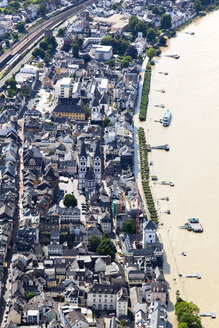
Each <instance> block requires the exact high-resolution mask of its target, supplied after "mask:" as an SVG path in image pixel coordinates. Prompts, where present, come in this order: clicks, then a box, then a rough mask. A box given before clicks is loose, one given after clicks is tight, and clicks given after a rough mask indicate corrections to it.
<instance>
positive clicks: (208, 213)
mask: <svg viewBox="0 0 219 328" xmlns="http://www.w3.org/2000/svg"><path fill="white" fill-rule="evenodd" d="M218 18H219V13H218V12H214V13H212V14H209V15H207V16H205V17H203V18H202V19H199V20H196V21H195V22H193V23H192V24H191V25H189V27H187V28H186V29H185V30H183V31H182V32H179V33H177V38H172V39H171V40H170V46H169V47H168V48H165V49H164V51H163V53H162V56H161V58H160V59H158V60H157V61H156V65H155V67H154V69H153V73H152V79H151V91H150V95H149V105H148V119H147V121H146V122H145V123H140V126H143V127H144V129H145V132H146V135H147V140H148V142H149V143H150V144H152V145H159V144H164V143H168V144H169V145H170V152H169V153H166V152H161V151H152V152H151V153H150V155H149V156H150V158H149V161H152V162H153V166H152V167H151V175H157V176H158V179H159V181H160V180H167V179H168V180H169V179H171V180H173V181H174V182H175V187H174V188H172V189H171V188H170V187H168V186H161V185H160V184H154V183H153V184H151V187H152V192H153V196H154V199H155V201H156V204H157V209H158V211H159V217H160V223H161V225H162V226H160V229H159V232H160V234H161V236H162V240H163V244H164V250H165V263H164V273H165V279H166V280H167V282H168V284H169V286H170V288H169V296H170V306H169V319H170V322H171V323H172V324H173V327H177V322H176V320H175V315H174V309H173V303H175V299H176V291H177V290H178V289H179V290H180V295H181V296H182V298H183V299H185V300H187V301H193V302H194V303H196V304H197V305H198V306H199V307H200V311H201V312H204V313H206V312H210V311H216V310H217V308H218V307H219V304H218V303H219V302H218V300H217V298H216V295H217V294H218V292H219V288H218V287H217V286H219V279H218V277H217V269H218V268H217V265H215V264H214V268H213V269H212V260H213V261H214V263H215V261H216V262H217V260H218V257H219V256H218V255H216V258H217V259H216V258H215V257H214V259H213V258H212V255H211V254H212V253H211V250H212V249H214V250H215V251H216V250H219V249H218V248H219V247H218V243H217V234H216V230H217V229H218V228H219V224H218V220H217V207H216V204H217V200H216V198H217V197H216V195H217V191H216V189H217V181H218V182H219V176H218V174H217V170H216V167H217V163H218V161H219V159H218V156H217V152H215V148H214V147H213V145H214V144H215V143H216V142H217V141H216V140H217V126H218V122H219V117H218V115H217V106H216V104H218V96H217V95H218V92H217V88H216V85H218V83H219V81H218V80H219V77H218V76H217V75H216V72H215V71H216V70H215V67H217V65H218V64H219V63H218V58H217V55H216V53H215V50H213V49H214V47H215V46H213V45H215V44H218V43H217V41H216V36H215V37H214V33H213V31H216V30H217V29H218V27H219V26H218V24H219V23H218V22H219V20H218ZM189 30H190V31H194V32H195V35H194V36H191V35H189V34H186V33H185V32H186V31H189ZM209 35H211V38H210V40H209ZM203 40H204V41H205V42H204V41H203ZM165 53H166V54H174V53H178V54H179V55H180V59H179V60H175V59H171V58H167V57H165V56H163V55H164V54H165ZM191 67H192V70H191ZM160 71H167V72H168V73H169V74H168V76H165V75H161V74H159V72H160ZM212 81H214V83H212ZM182 86H183V87H182ZM163 88H164V89H165V91H166V92H165V94H162V93H159V92H157V90H160V89H163ZM160 103H163V104H165V106H166V108H169V109H170V110H171V112H172V114H173V120H172V123H171V126H170V127H168V128H163V127H162V126H161V125H160V124H158V123H156V122H154V121H158V120H159V119H160V118H161V117H162V114H163V110H162V109H161V108H156V107H154V105H155V104H160ZM206 168H207V170H206ZM167 196H168V197H169V199H170V201H169V202H166V201H161V200H160V198H164V197H167ZM167 209H169V210H171V215H169V216H167V215H166V214H165V213H164V212H165V211H166V210H167ZM191 216H196V217H199V218H200V220H201V223H202V224H203V227H204V233H203V234H199V235H197V234H194V233H189V232H187V231H184V230H180V229H179V226H180V225H183V224H184V223H185V222H186V221H187V219H188V218H189V217H191ZM182 251H185V252H186V254H187V256H186V257H184V256H182V255H181V253H182ZM215 251H214V253H215ZM210 268H211V269H210ZM196 272H198V273H200V274H201V276H202V279H201V280H197V279H186V278H180V277H179V273H182V274H183V275H184V274H191V273H196ZM209 282H211V284H210V283H209ZM203 295H205V296H204V297H203ZM216 315H217V313H216ZM202 323H203V326H204V327H209V328H214V327H216V326H217V319H214V320H213V319H210V318H203V319H202Z"/></svg>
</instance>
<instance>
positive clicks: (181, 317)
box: [175, 297, 202, 328]
mask: <svg viewBox="0 0 219 328" xmlns="http://www.w3.org/2000/svg"><path fill="white" fill-rule="evenodd" d="M175 313H176V316H177V319H178V322H179V324H182V323H185V324H187V326H188V328H202V324H201V319H200V317H199V316H198V313H199V308H198V306H197V305H196V304H194V303H192V302H186V301H184V300H182V299H181V298H180V297H178V298H177V302H176V304H175ZM184 326H185V325H184ZM185 327H186V326H185Z"/></svg>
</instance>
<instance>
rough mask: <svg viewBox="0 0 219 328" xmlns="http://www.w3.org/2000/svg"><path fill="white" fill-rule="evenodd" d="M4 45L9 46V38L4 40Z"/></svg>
mask: <svg viewBox="0 0 219 328" xmlns="http://www.w3.org/2000/svg"><path fill="white" fill-rule="evenodd" d="M5 45H6V47H7V48H10V42H9V40H6V41H5Z"/></svg>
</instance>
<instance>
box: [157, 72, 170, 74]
mask: <svg viewBox="0 0 219 328" xmlns="http://www.w3.org/2000/svg"><path fill="white" fill-rule="evenodd" d="M158 73H159V74H163V75H168V72H158Z"/></svg>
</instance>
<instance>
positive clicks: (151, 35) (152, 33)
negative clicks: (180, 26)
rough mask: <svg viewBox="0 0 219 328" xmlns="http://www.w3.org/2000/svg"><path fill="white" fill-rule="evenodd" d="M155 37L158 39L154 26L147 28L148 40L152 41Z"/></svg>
mask: <svg viewBox="0 0 219 328" xmlns="http://www.w3.org/2000/svg"><path fill="white" fill-rule="evenodd" d="M155 39H156V32H155V30H154V29H153V28H152V27H150V28H149V29H148V30H147V40H148V41H150V42H151V41H154V40H155Z"/></svg>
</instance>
